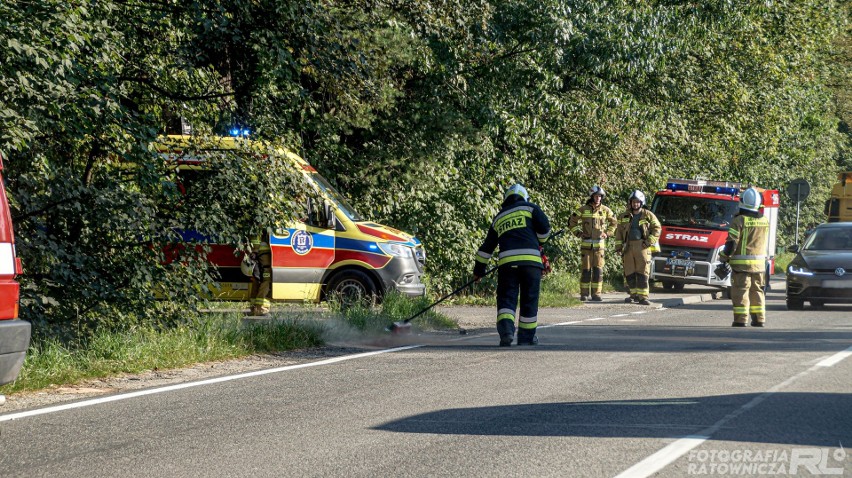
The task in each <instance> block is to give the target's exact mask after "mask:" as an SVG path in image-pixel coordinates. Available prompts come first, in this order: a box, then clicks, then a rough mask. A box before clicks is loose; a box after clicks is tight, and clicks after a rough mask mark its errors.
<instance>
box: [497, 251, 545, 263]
mask: <svg viewBox="0 0 852 478" xmlns="http://www.w3.org/2000/svg"><path fill="white" fill-rule="evenodd" d="M516 256H534V257H535V259H533V260H536V259H538V260H539V261H541V251H539V250H538V249H509V250H508V251H500V253H499V254H498V255H497V259H498V260H499V261H503V260H504V259H508V258H510V257H516Z"/></svg>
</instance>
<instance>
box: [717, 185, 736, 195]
mask: <svg viewBox="0 0 852 478" xmlns="http://www.w3.org/2000/svg"><path fill="white" fill-rule="evenodd" d="M738 192H739V190H738V189H737V188H725V187H721V186H719V187H717V188H716V194H726V195H728V196H736V195H737V193H738Z"/></svg>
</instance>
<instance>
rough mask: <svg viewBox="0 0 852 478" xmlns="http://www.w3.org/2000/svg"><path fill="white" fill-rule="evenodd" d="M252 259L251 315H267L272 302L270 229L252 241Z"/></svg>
mask: <svg viewBox="0 0 852 478" xmlns="http://www.w3.org/2000/svg"><path fill="white" fill-rule="evenodd" d="M251 249H252V252H251V258H252V259H253V260H254V269H253V271H252V276H251V286H252V288H251V291H252V293H251V315H266V314H268V313H269V308H270V306H271V305H272V302H271V301H270V300H269V292H270V290H271V289H272V250H271V249H270V247H269V229H265V230H264V231H263V233H262V234H260V235H258V236H257V237H255V238H254V239H252V241H251Z"/></svg>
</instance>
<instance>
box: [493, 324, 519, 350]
mask: <svg viewBox="0 0 852 478" xmlns="http://www.w3.org/2000/svg"><path fill="white" fill-rule="evenodd" d="M497 333H498V334H500V346H501V347H508V346H510V345H512V340H513V339H514V338H515V321H514V320H511V319H502V320H498V321H497Z"/></svg>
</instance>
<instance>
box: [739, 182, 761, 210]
mask: <svg viewBox="0 0 852 478" xmlns="http://www.w3.org/2000/svg"><path fill="white" fill-rule="evenodd" d="M762 199H763V198H762V197H761V196H760V193H759V192H757V189H754V188H748V189H746V190H745V192H743V195H742V196H741V197H740V209H745V210H747V211H754V212H757V211H758V210H759V209H760V203H761V202H763V201H762Z"/></svg>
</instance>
